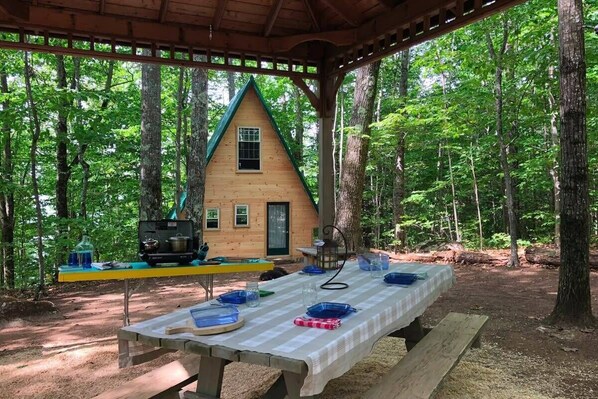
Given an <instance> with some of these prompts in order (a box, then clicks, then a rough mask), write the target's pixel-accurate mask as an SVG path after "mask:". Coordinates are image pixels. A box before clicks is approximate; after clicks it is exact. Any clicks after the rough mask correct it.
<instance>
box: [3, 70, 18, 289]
mask: <svg viewBox="0 0 598 399" xmlns="http://www.w3.org/2000/svg"><path fill="white" fill-rule="evenodd" d="M0 93H2V94H4V95H5V99H4V101H2V103H1V104H0V105H2V112H3V113H7V112H8V110H9V107H10V104H9V101H8V93H9V91H8V78H7V76H6V74H5V73H4V72H2V71H0ZM0 161H1V170H2V176H1V177H0V182H1V183H2V186H3V187H4V189H3V190H2V194H1V195H0V225H2V244H1V245H2V273H1V274H0V287H3V286H4V284H6V286H7V287H8V288H14V287H15V248H14V236H15V195H14V188H13V176H14V174H13V173H14V167H13V164H12V132H11V129H10V124H9V122H8V118H4V119H3V121H2V158H1V159H0Z"/></svg>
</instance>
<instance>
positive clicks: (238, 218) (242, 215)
mask: <svg viewBox="0 0 598 399" xmlns="http://www.w3.org/2000/svg"><path fill="white" fill-rule="evenodd" d="M235 227H249V205H235Z"/></svg>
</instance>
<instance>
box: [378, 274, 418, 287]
mask: <svg viewBox="0 0 598 399" xmlns="http://www.w3.org/2000/svg"><path fill="white" fill-rule="evenodd" d="M416 280H417V274H414V273H399V272H393V273H388V274H387V275H385V276H384V282H385V283H387V284H399V285H411V284H413V283H414V282H415V281H416Z"/></svg>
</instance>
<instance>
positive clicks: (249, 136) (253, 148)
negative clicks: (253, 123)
mask: <svg viewBox="0 0 598 399" xmlns="http://www.w3.org/2000/svg"><path fill="white" fill-rule="evenodd" d="M238 162H239V164H238V168H237V169H238V170H249V171H251V170H260V168H261V166H260V128H259V127H240V128H239V135H238Z"/></svg>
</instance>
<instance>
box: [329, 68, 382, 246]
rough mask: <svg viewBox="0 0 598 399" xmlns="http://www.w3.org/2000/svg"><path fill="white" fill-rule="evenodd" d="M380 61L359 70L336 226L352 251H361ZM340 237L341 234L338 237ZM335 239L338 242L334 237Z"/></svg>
mask: <svg viewBox="0 0 598 399" xmlns="http://www.w3.org/2000/svg"><path fill="white" fill-rule="evenodd" d="M379 70H380V61H376V62H374V63H372V64H370V65H366V66H363V67H361V68H359V69H358V70H357V76H356V83H355V94H354V101H353V112H352V116H351V122H350V126H351V132H350V134H349V137H348V139H347V154H346V157H345V161H344V165H343V175H342V177H341V183H340V192H339V200H338V212H337V213H336V226H337V227H338V228H339V229H340V230H341V231H343V232H344V234H345V238H346V239H347V247H348V249H349V250H351V251H357V250H359V249H360V248H361V246H362V242H363V237H362V229H361V209H362V206H363V189H364V178H365V166H366V163H367V159H368V150H369V145H370V139H369V135H370V124H371V123H372V116H373V112H374V100H375V94H376V86H377V82H378V71H379ZM337 234H338V233H337ZM335 239H337V237H336V235H335Z"/></svg>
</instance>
